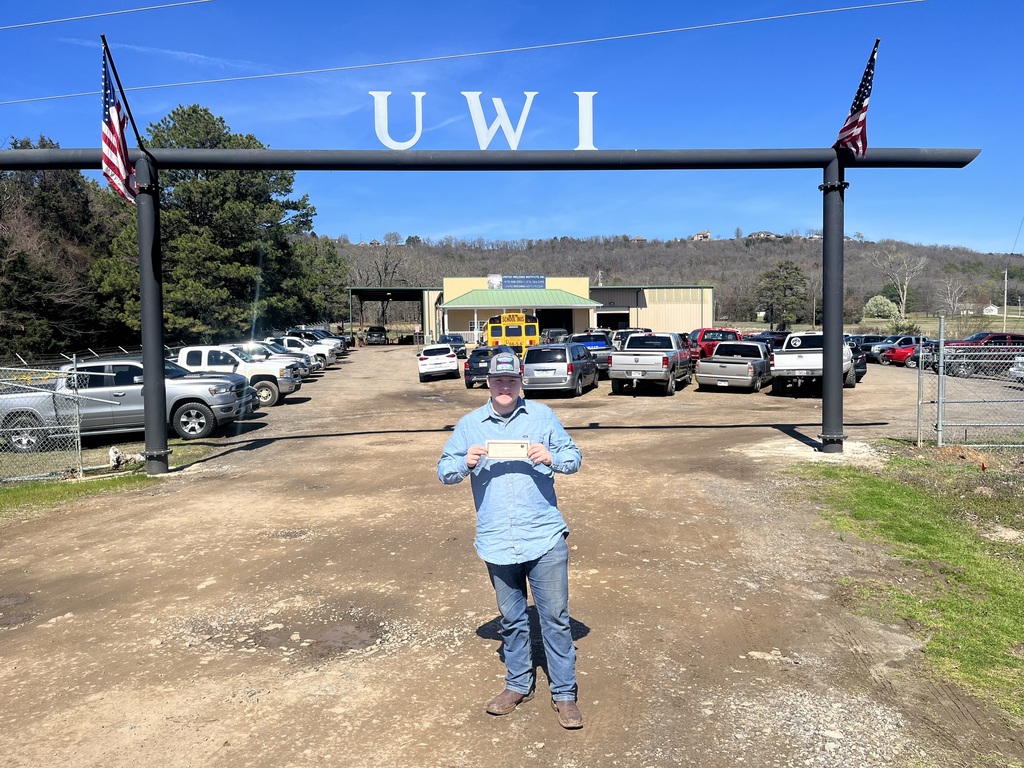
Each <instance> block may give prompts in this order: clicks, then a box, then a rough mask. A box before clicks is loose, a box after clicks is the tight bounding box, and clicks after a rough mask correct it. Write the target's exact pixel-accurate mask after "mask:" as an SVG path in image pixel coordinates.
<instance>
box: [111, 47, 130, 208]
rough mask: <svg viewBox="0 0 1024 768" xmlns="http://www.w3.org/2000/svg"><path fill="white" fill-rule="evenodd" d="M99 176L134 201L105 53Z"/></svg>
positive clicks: (118, 106) (121, 120) (121, 118)
mask: <svg viewBox="0 0 1024 768" xmlns="http://www.w3.org/2000/svg"><path fill="white" fill-rule="evenodd" d="M102 147H103V175H104V176H106V177H107V180H108V181H109V182H110V186H112V187H113V188H114V191H115V192H117V194H119V195H120V196H121V197H123V198H124V199H125V200H127V201H128V202H129V203H132V204H134V203H135V195H136V194H137V193H138V189H139V188H138V185H137V184H136V183H135V168H133V167H132V164H131V162H130V161H129V160H128V144H127V143H126V142H125V139H124V112H123V111H122V109H121V102H120V101H118V100H117V93H116V92H115V91H114V84H113V82H112V81H111V79H110V71H109V70H108V69H107V54H106V52H105V51H104V53H103V140H102Z"/></svg>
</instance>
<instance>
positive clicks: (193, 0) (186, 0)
mask: <svg viewBox="0 0 1024 768" xmlns="http://www.w3.org/2000/svg"><path fill="white" fill-rule="evenodd" d="M212 2H214V0H182V1H181V2H178V3H166V4H164V5H148V6H146V7H145V8H126V9H124V10H120V11H104V12H103V13H89V14H86V15H84V16H68V17H66V18H63V19H45V20H43V21H27V22H25V23H24V24H5V25H4V26H0V32H6V31H8V30H11V29H25V28H27V27H43V26H46V25H48V24H64V23H65V22H68V21H85V20H86V19H100V18H103V17H105V16H121V15H124V14H126V13H140V12H141V11H159V10H163V9H164V8H178V7H180V6H183V5H198V4H199V3H212Z"/></svg>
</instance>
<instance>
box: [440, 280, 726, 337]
mask: <svg viewBox="0 0 1024 768" xmlns="http://www.w3.org/2000/svg"><path fill="white" fill-rule="evenodd" d="M423 300H424V303H423V310H424V311H423V315H424V318H423V321H424V322H423V327H424V330H425V331H426V335H427V338H428V339H430V338H433V339H437V338H438V337H439V336H440V335H441V334H444V333H460V334H462V335H463V336H464V337H465V338H466V341H467V342H469V343H470V344H474V343H476V341H477V340H478V339H479V337H480V335H481V332H482V330H483V328H484V325H485V323H486V322H487V319H488V318H490V317H493V316H494V315H499V314H502V313H503V312H523V313H526V314H531V315H536V316H537V318H538V321H539V324H540V327H541V329H542V330H543V329H546V328H565V329H567V330H569V331H570V332H572V333H578V332H581V331H583V330H585V329H587V328H594V327H597V328H610V329H612V330H616V329H618V328H632V327H640V328H652V329H654V330H656V331H676V332H680V333H682V332H689V331H692V330H693V329H694V328H702V327H705V326H710V325H713V324H714V289H713V288H712V287H711V286H706V285H705V286H701V285H683V286H591V285H590V281H589V279H588V278H586V277H548V276H545V275H489V276H485V277H450V278H445V280H444V286H443V288H442V290H441V291H440V292H437V291H435V290H429V291H424V293H423Z"/></svg>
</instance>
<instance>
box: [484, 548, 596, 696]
mask: <svg viewBox="0 0 1024 768" xmlns="http://www.w3.org/2000/svg"><path fill="white" fill-rule="evenodd" d="M487 572H488V573H489V574H490V577H491V584H492V585H493V586H494V593H495V596H496V597H497V598H498V610H499V611H500V612H501V637H502V643H503V645H504V648H505V666H506V667H508V676H507V677H506V678H505V687H506V688H508V689H509V690H510V691H515V692H516V693H529V692H530V691H532V690H533V687H534V673H533V655H532V653H531V651H530V621H529V619H528V618H527V614H526V584H527V581H529V584H530V592H531V593H532V595H533V602H534V605H536V606H537V615H538V616H539V617H540V630H541V638H542V639H543V641H544V654H545V655H546V656H547V660H548V664H547V668H548V678H549V679H550V683H551V698H552V699H554V700H555V701H575V700H576V648H575V647H574V646H573V644H572V634H571V631H570V629H569V547H568V545H567V544H566V542H565V537H564V536H563V537H562V538H561V539H559V541H558V543H557V544H555V546H553V547H552V548H551V549H550V550H548V552H547V553H546V554H544V555H542V556H541V557H539V558H538V559H536V560H531V561H529V562H527V563H517V564H514V565H495V564H493V563H487Z"/></svg>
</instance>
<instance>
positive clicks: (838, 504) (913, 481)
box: [802, 456, 1024, 717]
mask: <svg viewBox="0 0 1024 768" xmlns="http://www.w3.org/2000/svg"><path fill="white" fill-rule="evenodd" d="M960 458H963V457H962V456H961V457H960ZM802 473H803V475H804V477H805V479H806V480H808V481H809V482H810V484H811V485H812V486H813V487H814V488H815V493H816V495H817V497H818V498H819V500H820V501H821V502H823V504H824V506H825V511H824V513H823V514H824V515H825V517H826V518H827V519H828V520H829V521H830V522H831V523H832V524H833V525H834V526H835V527H836V528H837V529H838V530H839V531H840V532H841V535H843V534H849V533H853V534H856V535H857V536H860V537H861V538H864V539H868V540H872V541H876V542H880V543H882V544H883V545H884V546H886V548H887V549H888V550H889V551H890V552H891V553H892V554H893V555H894V556H896V557H898V558H900V559H901V560H902V561H903V562H904V563H905V564H906V565H908V566H909V567H912V568H913V569H915V570H916V572H917V573H916V578H913V579H908V580H904V581H903V582H902V583H883V582H880V581H878V580H877V579H876V580H868V581H864V580H862V581H851V580H847V582H846V584H845V585H844V586H845V591H846V594H847V595H848V596H849V597H850V598H851V600H852V601H853V603H854V605H855V606H857V608H858V609H859V610H862V611H864V612H868V613H871V614H872V615H874V616H876V617H878V618H879V619H882V620H887V621H892V620H894V619H895V620H902V621H903V622H905V623H907V624H908V625H909V626H911V627H913V628H915V630H916V631H917V632H918V634H919V636H920V637H922V639H923V640H924V651H925V655H926V658H927V659H928V660H929V662H930V663H931V664H932V665H933V667H934V669H936V670H937V671H938V672H939V673H940V674H941V675H943V676H944V677H946V678H947V679H949V680H952V681H954V682H956V683H958V684H960V685H961V686H963V687H964V688H965V689H967V690H969V691H971V692H972V693H974V694H975V695H977V696H979V697H980V698H983V699H987V700H989V701H993V702H995V703H997V704H998V705H999V706H1001V707H1002V708H1004V709H1005V710H1006V711H1007V712H1010V713H1012V714H1013V715H1015V716H1018V717H1024V700H1022V699H1021V696H1020V692H1021V690H1024V625H1022V617H1024V565H1022V558H1021V548H1022V541H1021V540H1020V539H1016V538H1015V537H1016V535H1017V534H1019V532H1020V531H1021V530H1022V529H1024V517H1022V510H1021V508H1022V506H1024V505H1022V496H1024V493H1022V479H1024V478H1022V477H1021V475H1020V474H1019V469H1017V470H1016V471H1013V470H1011V471H1007V472H994V471H984V472H983V471H981V470H980V468H979V466H977V465H975V464H973V463H970V462H963V461H960V462H954V463H953V464H952V465H951V464H950V463H949V462H948V461H943V460H941V457H939V458H906V457H896V458H892V459H890V460H889V462H888V463H887V465H886V466H885V467H884V468H883V469H881V470H871V469H865V468H857V467H849V466H835V465H827V466H826V465H813V466H808V467H804V468H803V469H802ZM993 532H998V533H1000V535H999V536H993V535H992V534H993Z"/></svg>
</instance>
